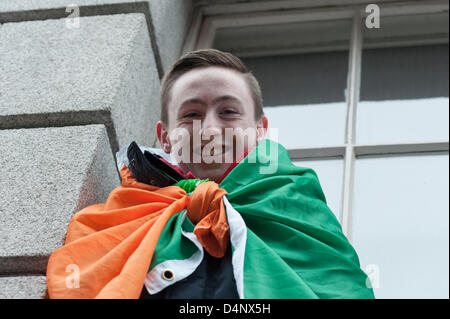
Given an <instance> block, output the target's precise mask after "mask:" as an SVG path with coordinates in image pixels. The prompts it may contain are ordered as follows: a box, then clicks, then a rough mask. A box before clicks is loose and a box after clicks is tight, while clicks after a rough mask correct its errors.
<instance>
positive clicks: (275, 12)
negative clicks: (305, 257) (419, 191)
mask: <svg viewBox="0 0 450 319" xmlns="http://www.w3.org/2000/svg"><path fill="white" fill-rule="evenodd" d="M313 2H314V5H316V6H317V5H320V3H324V2H326V1H325V0H314V1H313ZM313 2H308V1H305V2H303V1H302V2H301V3H300V2H298V1H272V2H270V3H269V2H260V3H246V4H230V5H210V6H204V7H200V8H197V10H196V12H195V16H194V19H193V23H192V26H191V29H190V32H189V33H188V34H187V37H186V40H185V43H184V46H183V50H182V53H185V52H188V51H191V50H196V49H201V48H211V47H212V46H213V42H214V38H215V34H216V31H217V30H218V29H219V28H226V27H239V26H254V25H272V24H281V23H292V22H308V21H326V20H340V19H349V20H350V19H351V20H352V29H351V35H350V49H349V63H348V73H347V88H348V98H347V101H346V103H347V114H346V130H345V142H344V144H343V145H336V146H330V147H308V148H296V149H290V150H289V154H290V156H291V159H292V161H298V160H302V159H331V158H341V159H343V160H344V174H343V191H342V201H341V205H342V209H341V216H340V218H339V219H340V222H341V225H342V229H343V232H344V234H345V235H346V237H347V238H348V239H349V240H350V241H351V239H352V238H351V235H352V229H351V225H352V209H353V207H352V204H353V193H354V191H353V184H354V178H355V176H354V175H355V174H354V170H355V159H356V158H360V157H366V156H386V155H388V156H393V155H394V156H395V155H406V154H417V153H434V152H436V154H441V153H445V154H448V152H449V141H448V140H447V141H444V142H442V141H430V142H429V143H397V144H377V145H361V144H356V140H355V130H356V115H357V108H358V103H359V94H360V85H361V57H362V50H363V27H364V26H363V23H362V21H363V19H364V18H365V17H366V15H367V13H366V11H365V8H366V6H367V4H369V3H378V4H379V7H380V13H381V14H380V16H381V17H386V16H400V15H413V14H427V13H429V14H433V13H442V12H447V13H448V11H449V4H448V1H396V2H388V1H386V2H384V1H383V2H381V1H366V0H361V1H360V2H362V4H358V5H345V4H349V3H351V2H353V3H354V1H351V0H341V1H340V2H341V4H343V5H342V6H335V7H331V8H330V7H326V8H312V9H311V8H305V7H304V6H308V5H310V6H311V5H312V3H313ZM325 4H326V3H325ZM280 9H289V10H284V11H281V10H280ZM425 43H426V44H432V43H448V37H447V38H445V39H443V38H435V39H427V40H418V39H416V38H414V37H411V39H407V40H405V41H402V42H401V43H400V44H401V45H415V44H417V45H419V44H425ZM383 45H384V44H383V43H377V44H375V46H376V47H382V46H383ZM390 46H391V47H392V45H390ZM367 47H369V46H366V48H367ZM371 47H374V46H371ZM264 52H265V54H267V51H264ZM274 53H279V51H278V50H277V49H276V48H275V49H274ZM298 53H300V52H298Z"/></svg>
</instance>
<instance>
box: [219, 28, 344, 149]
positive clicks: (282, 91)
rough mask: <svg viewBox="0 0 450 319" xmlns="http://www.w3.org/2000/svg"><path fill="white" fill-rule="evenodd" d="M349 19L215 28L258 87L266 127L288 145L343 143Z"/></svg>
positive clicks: (225, 47) (221, 43)
mask: <svg viewBox="0 0 450 319" xmlns="http://www.w3.org/2000/svg"><path fill="white" fill-rule="evenodd" d="M351 25H352V23H351V20H330V21H311V22H290V23H282V24H265V25H257V26H238V27H227V28H219V29H218V30H217V32H216V37H215V41H214V48H217V49H220V50H223V51H227V52H231V53H233V54H236V55H237V56H239V57H240V58H241V59H242V60H243V62H244V63H245V64H246V66H247V68H248V69H249V70H250V71H251V72H252V73H253V74H254V75H255V77H256V78H257V79H258V82H259V84H260V86H261V91H262V97H263V104H264V112H265V113H266V115H267V116H268V119H269V127H270V128H277V129H278V130H279V142H280V143H281V144H283V145H284V146H285V147H287V148H302V147H311V146H330V145H342V144H343V143H344V138H345V119H346V102H345V101H346V96H345V89H346V85H347V72H348V59H349V55H348V50H349V42H350V33H351V32H350V31H351Z"/></svg>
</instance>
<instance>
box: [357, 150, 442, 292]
mask: <svg viewBox="0 0 450 319" xmlns="http://www.w3.org/2000/svg"><path fill="white" fill-rule="evenodd" d="M448 174H449V156H448V155H422V156H409V157H384V158H364V159H357V160H356V164H355V187H354V189H355V193H354V208H353V220H352V221H353V223H352V238H353V244H354V246H355V249H356V250H357V252H358V254H359V258H360V262H361V268H362V269H366V270H367V269H374V268H373V265H375V266H376V268H375V269H378V274H379V277H378V280H376V281H375V282H377V284H378V285H379V288H376V287H375V290H374V291H375V296H376V297H377V298H448V297H449V229H448V228H449V218H448V215H449V195H448V194H449V175H448ZM369 276H370V275H369Z"/></svg>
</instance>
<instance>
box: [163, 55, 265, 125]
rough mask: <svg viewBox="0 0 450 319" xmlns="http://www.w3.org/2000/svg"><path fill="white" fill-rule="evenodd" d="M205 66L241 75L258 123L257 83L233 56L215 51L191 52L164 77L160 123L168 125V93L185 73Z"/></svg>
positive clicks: (260, 111)
mask: <svg viewBox="0 0 450 319" xmlns="http://www.w3.org/2000/svg"><path fill="white" fill-rule="evenodd" d="M207 66H220V67H225V68H228V69H232V70H235V71H237V72H239V73H241V74H242V75H243V76H244V78H245V80H246V81H247V84H248V87H249V89H250V93H251V95H252V98H253V102H254V107H255V120H256V121H258V120H259V119H260V118H261V116H262V115H263V114H264V113H263V106H262V95H261V88H260V86H259V83H258V81H257V80H256V78H255V76H254V75H253V74H252V72H251V71H249V70H248V69H247V67H246V66H245V64H244V63H243V62H242V61H241V59H239V58H238V57H236V56H235V55H233V54H231V53H228V52H222V51H219V50H216V49H202V50H197V51H191V52H188V53H186V54H185V55H183V56H182V57H181V58H180V59H179V60H178V61H177V62H175V64H174V65H172V67H171V68H170V70H169V71H168V72H167V73H166V74H165V75H164V78H163V80H162V84H161V89H160V91H159V97H160V101H161V121H162V122H163V123H165V124H167V123H168V111H167V109H168V104H169V99H170V91H171V89H172V87H173V85H174V83H175V82H176V80H178V79H179V78H180V77H181V76H182V75H183V74H185V73H186V72H188V71H190V70H193V69H196V68H201V67H207Z"/></svg>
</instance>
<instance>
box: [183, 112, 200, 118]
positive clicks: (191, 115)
mask: <svg viewBox="0 0 450 319" xmlns="http://www.w3.org/2000/svg"><path fill="white" fill-rule="evenodd" d="M198 115H199V114H198V113H195V112H192V113H188V114H186V115H184V116H183V117H195V116H198Z"/></svg>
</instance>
